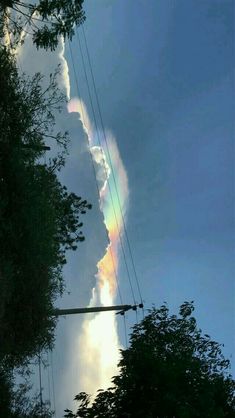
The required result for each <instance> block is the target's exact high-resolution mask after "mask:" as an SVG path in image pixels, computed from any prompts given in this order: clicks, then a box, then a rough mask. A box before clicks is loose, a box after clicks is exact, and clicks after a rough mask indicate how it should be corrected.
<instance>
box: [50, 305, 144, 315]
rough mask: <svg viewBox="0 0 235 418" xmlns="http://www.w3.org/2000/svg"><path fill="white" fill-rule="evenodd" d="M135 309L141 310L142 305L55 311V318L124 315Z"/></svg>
mask: <svg viewBox="0 0 235 418" xmlns="http://www.w3.org/2000/svg"><path fill="white" fill-rule="evenodd" d="M137 308H143V304H142V303H140V304H139V305H114V306H96V307H91V308H71V309H55V310H54V315H55V316H63V315H73V314H85V313H94V312H106V311H119V312H117V314H120V315H124V314H125V312H126V311H129V310H130V309H132V310H133V311H136V310H137Z"/></svg>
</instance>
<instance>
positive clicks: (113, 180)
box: [68, 99, 128, 393]
mask: <svg viewBox="0 0 235 418" xmlns="http://www.w3.org/2000/svg"><path fill="white" fill-rule="evenodd" d="M68 111H69V112H78V113H79V114H80V120H81V121H82V123H83V125H84V129H85V130H86V132H87V134H88V139H89V144H90V151H91V154H92V158H93V160H94V162H95V163H96V167H97V169H96V178H97V182H98V186H99V191H100V208H101V210H102V212H103V214H104V221H105V225H106V228H107V231H108V235H109V245H108V247H107V249H106V253H105V254H104V256H103V258H102V259H101V260H100V261H99V262H98V264H97V268H98V273H97V285H96V287H95V288H94V289H93V295H92V298H91V301H90V306H97V305H98V306H109V305H113V304H114V303H115V298H116V288H117V283H116V274H117V271H118V252H119V236H120V234H122V223H123V222H122V216H123V215H122V214H125V212H126V209H127V203H128V181H127V175H126V172H125V169H124V166H123V163H122V161H121V158H120V155H119V151H118V148H117V144H116V141H115V138H114V137H113V135H112V134H111V133H110V132H106V133H105V135H106V141H107V144H108V152H107V147H106V145H107V144H106V141H105V143H103V142H102V143H100V142H99V143H97V138H98V137H102V135H101V134H99V133H98V132H95V131H94V129H93V127H92V124H91V122H90V120H89V116H88V113H87V111H86V108H85V106H84V104H83V103H82V101H81V100H79V99H72V100H71V101H70V102H69V103H68ZM109 157H110V158H109ZM110 159H111V161H110ZM111 164H112V168H111ZM117 192H118V195H117ZM120 207H121V210H120ZM77 342H78V352H79V355H78V362H79V366H80V367H79V369H80V377H79V386H80V388H81V390H84V391H87V392H89V393H94V392H95V391H96V390H97V389H99V388H105V387H107V386H109V385H110V381H111V377H112V376H113V375H115V374H116V373H117V362H118V359H119V355H120V354H119V353H120V351H119V350H120V348H121V347H120V342H119V339H118V332H117V322H116V315H115V313H114V312H108V313H107V312H104V313H98V314H96V315H92V316H89V315H88V316H86V317H85V319H84V322H83V325H82V333H81V335H80V336H79V338H78V340H77Z"/></svg>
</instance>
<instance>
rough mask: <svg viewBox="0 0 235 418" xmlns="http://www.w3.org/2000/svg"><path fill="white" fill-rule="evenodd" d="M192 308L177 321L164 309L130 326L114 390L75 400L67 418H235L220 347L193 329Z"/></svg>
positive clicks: (234, 388)
mask: <svg viewBox="0 0 235 418" xmlns="http://www.w3.org/2000/svg"><path fill="white" fill-rule="evenodd" d="M193 309H194V308H193V304H192V303H187V302H185V303H184V304H182V305H181V307H180V311H179V316H178V317H177V316H176V315H169V310H168V308H167V306H166V305H163V306H162V307H161V308H159V309H156V308H154V309H152V310H151V311H150V313H149V315H147V316H146V317H145V318H144V319H143V321H142V322H141V323H140V324H138V325H135V327H134V328H133V333H132V335H131V338H130V347H129V348H128V349H126V350H122V352H121V354H122V357H121V360H120V362H119V371H120V374H119V375H118V376H115V377H114V378H113V380H112V382H113V386H112V387H110V388H109V389H107V390H105V391H104V390H101V391H99V392H98V394H97V396H96V398H95V400H93V401H92V400H91V398H90V397H89V395H87V394H86V393H80V394H79V395H77V396H76V397H75V399H76V400H77V401H78V402H79V407H78V410H77V412H76V413H73V412H72V411H70V410H68V409H67V410H66V411H65V412H66V414H65V415H64V416H65V417H67V418H69V417H70V418H75V417H81V418H124V417H125V418H138V417H141V418H143V417H145V418H202V417H203V418H225V417H226V418H234V416H235V396H234V395H235V381H234V380H233V379H232V377H231V375H229V373H228V370H229V361H228V360H226V359H225V358H224V356H223V354H222V351H221V346H220V344H218V343H217V342H215V341H212V340H211V338H210V337H209V336H208V335H207V334H205V335H203V334H202V331H201V330H200V329H198V327H197V324H196V320H195V318H194V317H193V316H192V312H193Z"/></svg>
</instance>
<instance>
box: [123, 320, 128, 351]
mask: <svg viewBox="0 0 235 418" xmlns="http://www.w3.org/2000/svg"><path fill="white" fill-rule="evenodd" d="M123 323H124V335H125V345H126V348H127V347H128V338H127V327H126V315H125V313H124V315H123Z"/></svg>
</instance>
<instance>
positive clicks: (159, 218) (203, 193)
mask: <svg viewBox="0 0 235 418" xmlns="http://www.w3.org/2000/svg"><path fill="white" fill-rule="evenodd" d="M233 6H234V4H233V1H216V0H213V1H211V0H209V1H200V0H198V1H188V0H187V1H185V0H177V1H170V0H169V1H167V0H162V1H161V0H160V1H158V2H156V1H154V0H153V1H151V0H148V2H146V1H143V0H142V1H141V0H139V1H135V2H133V1H131V0H130V1H127V0H125V1H124V0H123V1H122V0H121V1H103V2H99V4H98V3H94V2H92V1H87V2H86V3H85V9H86V13H87V22H86V24H85V29H86V34H87V39H88V45H89V50H90V54H91V58H92V63H93V70H94V73H95V77H96V82H97V90H98V94H99V98H100V102H101V105H102V109H103V118H104V121H105V125H106V126H107V127H108V128H110V129H111V130H112V132H113V133H114V135H115V136H116V139H117V143H118V147H119V150H120V153H121V156H122V159H123V162H124V165H125V167H126V170H127V173H128V179H129V187H130V208H129V214H128V222H127V226H128V234H129V237H130V241H131V243H132V249H133V254H134V256H135V261H136V267H137V272H138V273H139V277H140V282H141V285H142V290H143V294H144V298H145V300H146V305H147V306H151V304H152V303H155V304H156V305H158V304H161V303H162V302H163V301H167V302H168V303H169V305H170V307H172V309H174V310H175V309H176V308H177V307H178V306H179V304H180V303H181V302H183V301H184V300H194V301H195V307H196V316H197V318H198V321H199V324H200V326H201V327H202V329H203V330H204V331H205V332H207V333H209V334H210V335H211V336H212V337H213V338H215V339H217V340H218V341H220V342H222V343H225V352H226V353H227V354H231V353H232V352H233V350H234V331H235V324H234V313H235V312H234V309H235V308H234V306H235V300H234V299H235V290H234V121H233V109H234V94H233V92H234V85H233V76H234V24H233V18H234V16H233ZM73 51H74V54H77V55H78V60H77V65H78V66H79V65H80V66H81V62H80V59H79V51H78V50H77V44H76V42H74V43H73ZM80 80H82V77H81V78H80ZM81 90H82V91H83V92H84V93H83V94H82V95H83V99H84V100H85V102H86V103H87V107H88V109H89V101H88V97H87V93H86V86H85V82H84V84H83V82H82V81H81ZM121 272H122V269H121ZM123 276H124V268H123ZM121 277H122V274H121Z"/></svg>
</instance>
